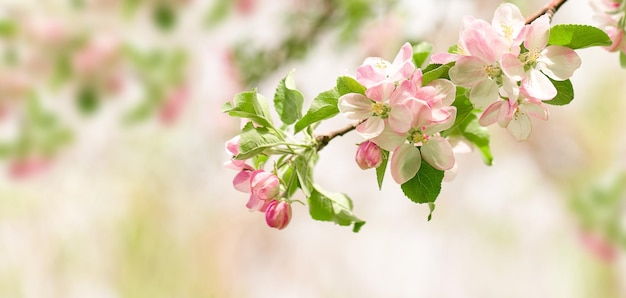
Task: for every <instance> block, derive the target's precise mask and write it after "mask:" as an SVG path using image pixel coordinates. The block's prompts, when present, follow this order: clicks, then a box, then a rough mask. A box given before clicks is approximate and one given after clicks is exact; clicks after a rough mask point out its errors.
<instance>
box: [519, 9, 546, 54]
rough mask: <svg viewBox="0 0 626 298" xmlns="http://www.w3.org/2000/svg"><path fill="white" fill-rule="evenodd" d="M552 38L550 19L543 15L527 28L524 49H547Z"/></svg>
mask: <svg viewBox="0 0 626 298" xmlns="http://www.w3.org/2000/svg"><path fill="white" fill-rule="evenodd" d="M549 37H550V18H549V17H548V16H547V15H545V14H544V15H542V16H540V17H539V18H538V19H536V20H534V21H533V22H532V23H530V25H528V27H527V31H526V40H524V47H526V48H527V49H528V50H531V51H532V50H534V51H539V50H542V49H543V48H545V47H546V45H547V44H548V38H549Z"/></svg>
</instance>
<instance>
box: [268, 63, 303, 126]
mask: <svg viewBox="0 0 626 298" xmlns="http://www.w3.org/2000/svg"><path fill="white" fill-rule="evenodd" d="M293 73H294V71H293V70H292V71H291V72H289V74H288V75H287V76H286V77H285V78H284V79H282V80H281V81H280V83H278V87H277V88H276V93H275V94H274V108H275V109H276V112H277V113H278V115H280V120H281V121H283V123H285V124H292V123H294V122H296V120H298V119H300V118H302V103H303V102H304V96H303V95H302V92H300V91H299V90H298V89H296V83H295V82H294V80H293Z"/></svg>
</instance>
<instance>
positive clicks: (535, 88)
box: [522, 69, 557, 100]
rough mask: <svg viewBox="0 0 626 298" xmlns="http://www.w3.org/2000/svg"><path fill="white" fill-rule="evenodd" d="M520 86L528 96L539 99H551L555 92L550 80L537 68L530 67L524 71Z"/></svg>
mask: <svg viewBox="0 0 626 298" xmlns="http://www.w3.org/2000/svg"><path fill="white" fill-rule="evenodd" d="M522 87H523V88H524V91H525V92H526V93H527V94H528V95H529V96H530V97H534V98H537V99H540V100H549V99H553V98H554V97H555V96H556V94H557V91H556V88H555V87H554V85H553V84H552V82H550V80H549V79H548V77H546V75H544V74H543V73H542V72H541V71H539V70H538V69H531V70H530V71H528V72H527V73H526V79H525V80H523V81H522Z"/></svg>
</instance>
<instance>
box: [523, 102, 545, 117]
mask: <svg viewBox="0 0 626 298" xmlns="http://www.w3.org/2000/svg"><path fill="white" fill-rule="evenodd" d="M519 109H520V110H521V111H522V112H523V113H525V114H528V116H531V117H535V118H537V119H541V120H548V110H547V109H546V107H545V106H544V105H543V104H541V103H524V104H522V105H520V106H519Z"/></svg>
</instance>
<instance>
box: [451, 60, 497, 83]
mask: <svg viewBox="0 0 626 298" xmlns="http://www.w3.org/2000/svg"><path fill="white" fill-rule="evenodd" d="M485 65H486V64H485V62H484V61H482V60H481V59H479V58H476V57H471V56H466V57H462V58H461V59H459V60H458V61H457V62H456V64H455V65H454V66H452V68H450V71H449V73H448V74H449V75H450V80H452V81H453V82H454V83H455V84H457V85H461V86H463V87H469V88H471V87H474V85H476V84H478V83H480V82H482V81H483V80H486V79H488V78H489V77H488V76H487V73H486V72H485V70H484V66H485Z"/></svg>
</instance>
